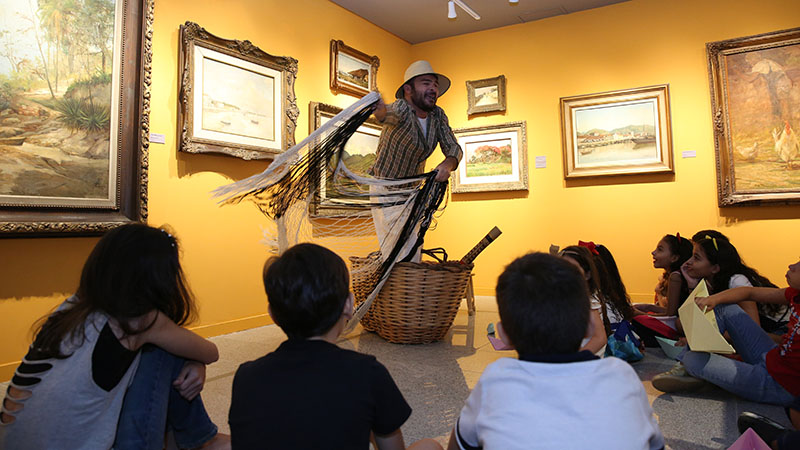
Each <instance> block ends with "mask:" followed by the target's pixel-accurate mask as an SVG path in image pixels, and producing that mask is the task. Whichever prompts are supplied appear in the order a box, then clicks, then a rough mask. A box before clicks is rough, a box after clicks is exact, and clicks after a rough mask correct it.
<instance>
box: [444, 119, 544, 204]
mask: <svg viewBox="0 0 800 450" xmlns="http://www.w3.org/2000/svg"><path fill="white" fill-rule="evenodd" d="M453 133H455V135H456V139H458V143H459V145H461V149H462V150H463V151H464V157H463V158H462V160H461V164H459V165H458V168H457V169H456V170H454V171H453V172H452V173H451V174H450V178H451V182H452V184H453V193H455V194H459V193H463V192H486V191H527V190H528V137H527V134H528V133H527V127H526V125H525V122H524V121H523V122H509V123H504V124H500V125H488V126H483V127H474V128H459V129H457V130H453Z"/></svg>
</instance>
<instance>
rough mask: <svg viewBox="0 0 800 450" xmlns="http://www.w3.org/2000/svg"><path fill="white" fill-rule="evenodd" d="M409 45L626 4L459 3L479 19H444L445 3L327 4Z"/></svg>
mask: <svg viewBox="0 0 800 450" xmlns="http://www.w3.org/2000/svg"><path fill="white" fill-rule="evenodd" d="M330 1H331V2H333V3H336V4H337V5H339V6H341V7H343V8H345V9H347V10H348V11H350V12H352V13H354V14H356V15H357V16H360V17H363V18H364V19H366V20H368V21H370V22H372V23H374V24H375V25H377V26H379V27H381V28H383V29H384V30H386V31H388V32H390V33H392V34H394V35H395V36H398V37H400V38H402V39H404V40H406V41H408V42H410V43H411V44H418V43H420V42H425V41H431V40H434V39H440V38H444V37H448V36H456V35H459V34H466V33H473V32H475V31H481V30H489V29H492V28H499V27H504V26H506V25H514V24H517V23H524V22H531V21H534V20H539V19H544V18H547V17H553V16H559V15H562V14H569V13H574V12H577V11H583V10H586V9H592V8H599V7H601V6H606V5H611V4H614V3H622V2H624V1H628V0H519V3H517V4H511V3H509V2H508V0H463V1H464V2H465V3H466V4H467V5H468V6H469V7H470V8H472V9H473V10H474V11H475V12H477V13H478V14H479V15H480V16H481V20H475V19H473V18H472V17H471V16H470V15H469V14H467V12H466V11H464V10H462V9H461V8H459V7H458V6H456V13H457V17H456V18H455V19H448V18H447V0H330Z"/></svg>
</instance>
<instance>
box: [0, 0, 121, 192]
mask: <svg viewBox="0 0 800 450" xmlns="http://www.w3.org/2000/svg"><path fill="white" fill-rule="evenodd" d="M3 4H4V6H3V7H2V8H0V56H2V59H0V205H13V206H25V207H37V206H41V207H52V206H56V207H59V206H70V207H113V206H114V205H115V203H116V197H115V196H116V192H117V185H116V178H117V176H116V173H117V156H116V155H117V148H116V142H115V140H112V139H110V136H112V135H115V133H116V126H117V125H116V122H115V121H114V120H112V119H113V118H114V117H116V115H117V107H118V105H117V106H115V104H114V103H115V100H114V99H116V98H118V97H119V95H118V94H116V95H115V93H114V92H113V91H114V89H113V88H112V86H116V83H115V82H114V80H115V77H117V76H118V74H117V73H115V71H116V70H117V69H116V68H117V67H118V64H119V61H118V60H119V55H118V54H117V53H118V52H115V51H114V49H115V34H119V32H117V33H115V29H118V28H120V27H118V26H117V23H118V22H119V21H120V20H121V17H122V16H121V14H119V13H118V12H116V11H115V2H114V1H113V0H101V1H88V0H75V1H70V2H63V1H56V0H38V1H29V0H4V1H3ZM115 12H116V14H115Z"/></svg>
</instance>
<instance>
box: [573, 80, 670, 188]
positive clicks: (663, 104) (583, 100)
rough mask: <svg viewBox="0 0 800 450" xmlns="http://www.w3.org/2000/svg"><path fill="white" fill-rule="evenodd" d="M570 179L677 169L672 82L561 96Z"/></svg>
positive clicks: (668, 171) (665, 171)
mask: <svg viewBox="0 0 800 450" xmlns="http://www.w3.org/2000/svg"><path fill="white" fill-rule="evenodd" d="M561 136H562V144H563V151H564V178H582V177H600V176H613V175H635V174H646V173H672V172H673V171H674V169H673V161H672V131H671V128H670V110H669V85H666V84H662V85H658V86H649V87H641V88H634V89H625V90H621V91H613V92H603V93H599V94H589V95H579V96H575V97H563V98H561Z"/></svg>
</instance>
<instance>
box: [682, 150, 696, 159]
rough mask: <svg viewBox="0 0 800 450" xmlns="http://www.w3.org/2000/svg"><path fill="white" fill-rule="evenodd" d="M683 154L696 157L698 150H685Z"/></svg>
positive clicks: (687, 156)
mask: <svg viewBox="0 0 800 450" xmlns="http://www.w3.org/2000/svg"><path fill="white" fill-rule="evenodd" d="M682 154H683V157H684V158H694V157H696V156H697V152H696V151H695V150H685V151H683V153H682Z"/></svg>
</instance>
